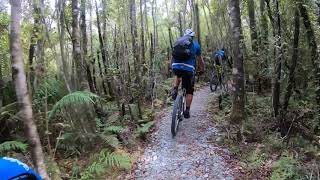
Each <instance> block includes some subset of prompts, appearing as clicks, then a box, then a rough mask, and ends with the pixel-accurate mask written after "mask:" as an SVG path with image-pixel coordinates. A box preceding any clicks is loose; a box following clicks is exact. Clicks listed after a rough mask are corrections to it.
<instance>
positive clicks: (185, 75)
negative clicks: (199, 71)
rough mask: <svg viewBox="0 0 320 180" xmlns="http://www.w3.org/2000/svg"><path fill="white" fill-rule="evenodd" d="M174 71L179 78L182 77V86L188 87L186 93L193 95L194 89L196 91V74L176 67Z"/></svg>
mask: <svg viewBox="0 0 320 180" xmlns="http://www.w3.org/2000/svg"><path fill="white" fill-rule="evenodd" d="M173 73H174V74H175V75H176V76H177V77H178V78H182V87H183V88H185V89H186V93H187V94H192V95H193V91H194V75H193V72H190V71H184V70H180V69H174V70H173Z"/></svg>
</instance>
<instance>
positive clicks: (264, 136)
mask: <svg viewBox="0 0 320 180" xmlns="http://www.w3.org/2000/svg"><path fill="white" fill-rule="evenodd" d="M0 1H1V3H0V124H1V126H0V157H3V156H6V157H13V158H16V159H19V160H21V161H23V162H25V163H26V164H28V165H30V166H31V167H32V168H33V169H34V170H35V171H36V172H37V173H39V174H40V175H41V176H42V178H43V179H57V180H59V179H125V178H124V177H126V178H128V176H126V175H127V174H128V173H129V174H130V175H132V171H134V169H137V161H138V160H139V159H140V158H141V156H142V154H143V149H144V148H145V147H146V146H148V144H150V143H152V141H151V140H150V139H152V138H151V137H152V135H153V134H155V131H156V129H159V128H158V126H159V125H158V124H159V123H158V122H159V121H162V120H163V118H162V119H161V118H159V114H161V112H164V111H166V108H170V107H171V105H172V104H173V102H172V100H171V99H170V97H169V94H170V91H171V89H172V82H173V77H174V74H173V72H172V68H171V59H172V50H173V46H174V45H175V41H176V40H177V38H179V37H181V36H183V34H184V31H185V29H189V28H191V29H193V31H194V32H195V39H196V41H198V43H199V44H200V46H201V51H202V53H201V56H202V57H203V59H204V61H205V73H204V74H202V75H198V74H197V75H196V81H197V82H196V89H197V90H199V91H201V92H203V91H202V90H201V89H203V88H206V87H208V82H209V81H210V75H211V72H212V70H213V68H214V67H213V64H212V62H211V61H212V56H213V54H214V53H215V52H216V50H217V49H221V48H225V52H226V56H227V59H228V60H229V61H230V62H231V64H230V67H227V68H226V70H225V71H226V78H227V79H228V82H227V83H228V84H227V86H230V90H229V91H228V92H225V93H220V92H219V91H217V92H214V93H207V94H206V95H207V96H208V97H212V98H213V101H212V102H210V103H209V106H208V107H207V105H206V104H204V103H203V104H201V103H200V104H198V103H197V104H195V105H194V107H191V113H192V108H195V107H196V106H206V108H207V110H206V114H207V116H208V117H209V118H210V122H211V123H212V124H214V125H213V126H214V128H217V129H218V134H219V137H220V138H218V139H217V140H216V141H215V142H214V144H217V145H216V146H219V147H225V148H227V149H228V151H229V152H230V153H231V154H232V156H231V157H232V159H233V160H232V165H233V166H235V167H233V169H237V170H234V171H233V173H231V174H233V177H234V178H235V179H320V45H319V44H320V0H25V1H22V0H0ZM196 98H197V96H196ZM195 111H196V110H195ZM192 117H195V116H192ZM190 120H197V119H192V118H191V119H190ZM184 121H187V120H184ZM183 125H184V124H183ZM181 128H182V129H183V128H184V127H181ZM190 131H193V130H192V129H191V130H190ZM206 131H210V128H208V129H207V130H206ZM156 132H158V131H156ZM165 133H168V134H170V129H168V132H165ZM209 133H210V132H209ZM170 137H171V136H170ZM173 141H174V139H173ZM227 164H228V163H227ZM230 164H231V163H229V165H230ZM230 166H231V165H230ZM231 169H232V168H231ZM210 173H213V172H209V174H210ZM150 177H152V176H150ZM150 177H149V178H150ZM155 177H156V179H158V178H157V176H155ZM201 177H202V176H200V179H201ZM210 177H211V176H210ZM167 178H170V177H167ZM0 179H1V174H0ZM131 179H135V177H131ZM137 179H139V178H137ZM142 179H143V178H142ZM145 179H148V178H147V177H145ZM159 179H161V178H159ZM177 179H179V178H177ZM190 179H192V178H190ZM203 179H206V178H203ZM222 179H223V178H222Z"/></svg>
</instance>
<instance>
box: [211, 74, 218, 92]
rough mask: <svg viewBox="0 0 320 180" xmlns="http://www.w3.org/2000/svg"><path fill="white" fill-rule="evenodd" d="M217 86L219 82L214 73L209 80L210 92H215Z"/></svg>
mask: <svg viewBox="0 0 320 180" xmlns="http://www.w3.org/2000/svg"><path fill="white" fill-rule="evenodd" d="M218 85H219V80H218V77H217V75H216V74H215V73H212V74H211V78H210V90H211V92H215V91H216V90H217V88H218Z"/></svg>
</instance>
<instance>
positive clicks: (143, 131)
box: [136, 121, 154, 136]
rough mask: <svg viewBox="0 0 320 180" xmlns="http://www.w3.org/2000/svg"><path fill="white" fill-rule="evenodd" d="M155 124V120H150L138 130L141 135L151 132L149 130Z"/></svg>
mask: <svg viewBox="0 0 320 180" xmlns="http://www.w3.org/2000/svg"><path fill="white" fill-rule="evenodd" d="M153 125H154V121H150V122H148V123H146V124H143V125H142V127H139V128H138V129H137V131H136V132H137V133H138V135H139V136H143V135H145V134H146V133H148V132H149V130H150V129H151V128H152V127H153Z"/></svg>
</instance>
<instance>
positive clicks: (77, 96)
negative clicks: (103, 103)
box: [49, 91, 101, 119]
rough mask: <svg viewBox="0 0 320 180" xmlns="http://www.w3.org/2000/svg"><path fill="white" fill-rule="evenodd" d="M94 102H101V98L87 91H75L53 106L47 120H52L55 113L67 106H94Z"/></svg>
mask: <svg viewBox="0 0 320 180" xmlns="http://www.w3.org/2000/svg"><path fill="white" fill-rule="evenodd" d="M96 100H101V98H100V97H99V96H98V95H96V94H93V93H91V92H88V91H77V92H74V93H71V94H68V95H66V96H64V97H63V98H62V99H61V100H60V101H58V102H57V103H56V104H55V105H54V106H53V108H52V110H51V111H50V112H49V119H52V118H53V117H54V116H55V114H56V113H57V112H59V111H61V110H62V109H63V108H64V107H66V106H68V105H79V104H94V102H95V101H96Z"/></svg>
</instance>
